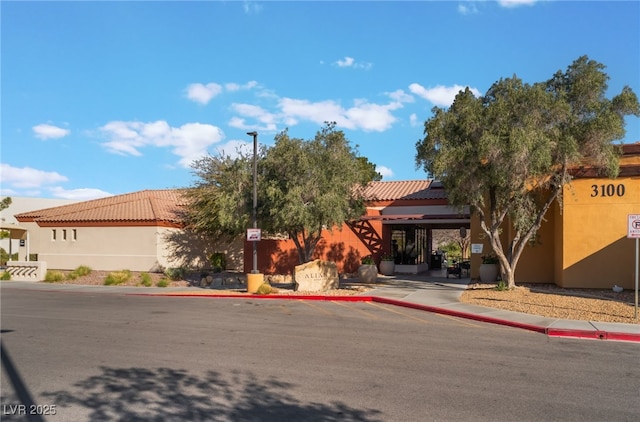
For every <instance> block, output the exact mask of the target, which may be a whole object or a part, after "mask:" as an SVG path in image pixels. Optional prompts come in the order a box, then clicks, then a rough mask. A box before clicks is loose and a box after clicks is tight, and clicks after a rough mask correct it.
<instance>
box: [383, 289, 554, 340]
mask: <svg viewBox="0 0 640 422" xmlns="http://www.w3.org/2000/svg"><path fill="white" fill-rule="evenodd" d="M373 301H374V302H379V303H387V304H389V305H395V306H403V307H405V308H413V309H419V310H423V311H428V312H433V313H437V314H443V315H449V316H454V317H458V318H465V319H471V320H474V321H480V322H487V323H491V324H497V325H504V326H508V327H514V328H522V329H525V330H529V331H534V332H536V333H540V334H544V332H545V328H544V327H538V326H537V325H531V324H524V323H520V322H514V321H507V320H504V319H498V318H492V317H488V316H482V315H477V314H470V313H466V312H459V311H452V310H450V309H444V308H438V307H435V306H428V305H419V304H416V303H408V302H402V301H400V300H395V299H387V298H383V297H374V298H373Z"/></svg>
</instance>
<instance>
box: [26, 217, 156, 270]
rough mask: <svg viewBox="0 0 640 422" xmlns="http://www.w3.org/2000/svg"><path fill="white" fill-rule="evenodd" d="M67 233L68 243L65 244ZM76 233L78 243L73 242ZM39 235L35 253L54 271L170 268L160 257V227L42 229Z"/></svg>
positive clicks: (32, 241)
mask: <svg viewBox="0 0 640 422" xmlns="http://www.w3.org/2000/svg"><path fill="white" fill-rule="evenodd" d="M54 229H55V230H56V240H55V241H54V240H52V230H54ZM65 229H66V230H67V239H66V240H63V238H62V230H65ZM73 230H76V240H73V239H72V232H73ZM36 232H37V236H33V237H36V238H35V239H34V238H32V239H31V253H37V254H38V260H40V261H46V262H47V267H48V268H50V269H59V270H72V269H75V268H77V267H78V266H80V265H87V266H89V267H91V268H92V269H94V270H107V271H113V270H123V269H127V270H131V271H150V270H152V269H154V268H157V266H158V264H160V265H162V266H165V267H166V266H167V262H166V261H165V262H163V257H159V256H158V255H157V254H156V250H157V241H158V228H157V227H39V228H38V230H37V231H36ZM30 233H34V231H30Z"/></svg>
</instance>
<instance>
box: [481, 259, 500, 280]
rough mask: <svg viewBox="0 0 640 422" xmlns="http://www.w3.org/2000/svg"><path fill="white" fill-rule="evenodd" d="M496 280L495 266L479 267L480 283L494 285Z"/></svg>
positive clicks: (496, 269)
mask: <svg viewBox="0 0 640 422" xmlns="http://www.w3.org/2000/svg"><path fill="white" fill-rule="evenodd" d="M497 279H498V265H497V264H482V265H480V281H481V282H483V283H495V282H496V280H497Z"/></svg>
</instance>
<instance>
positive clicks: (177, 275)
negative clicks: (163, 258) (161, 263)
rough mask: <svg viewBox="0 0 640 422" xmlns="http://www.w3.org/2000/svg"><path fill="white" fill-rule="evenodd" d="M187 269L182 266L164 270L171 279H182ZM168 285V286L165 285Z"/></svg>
mask: <svg viewBox="0 0 640 422" xmlns="http://www.w3.org/2000/svg"><path fill="white" fill-rule="evenodd" d="M184 273H185V270H184V268H182V267H179V268H167V269H166V270H164V275H166V276H167V277H169V279H170V280H174V281H177V280H182V279H183V278H184ZM165 287H166V286H165Z"/></svg>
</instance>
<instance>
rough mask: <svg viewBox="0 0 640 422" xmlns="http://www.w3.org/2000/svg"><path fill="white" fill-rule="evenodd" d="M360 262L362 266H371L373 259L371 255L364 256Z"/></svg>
mask: <svg viewBox="0 0 640 422" xmlns="http://www.w3.org/2000/svg"><path fill="white" fill-rule="evenodd" d="M360 262H362V265H373V264H375V261H374V260H373V257H372V256H371V255H367V256H365V257H364V258H362V260H361V261H360Z"/></svg>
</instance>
